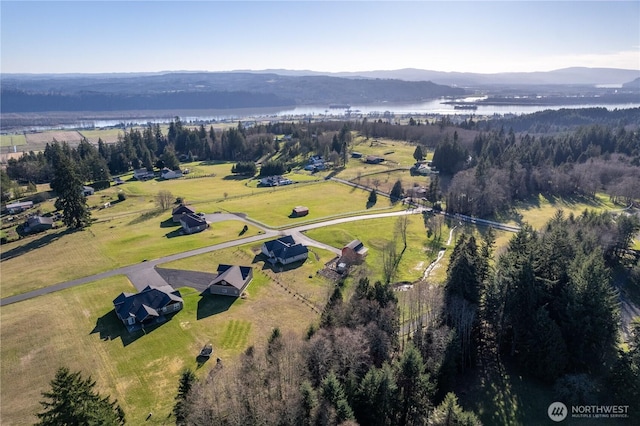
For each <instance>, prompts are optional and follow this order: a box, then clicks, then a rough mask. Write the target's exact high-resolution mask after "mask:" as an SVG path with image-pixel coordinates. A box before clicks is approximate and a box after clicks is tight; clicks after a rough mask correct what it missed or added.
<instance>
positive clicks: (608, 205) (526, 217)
mask: <svg viewBox="0 0 640 426" xmlns="http://www.w3.org/2000/svg"><path fill="white" fill-rule="evenodd" d="M620 208H622V206H616V205H615V204H613V203H612V202H611V201H610V200H609V196H608V195H606V194H597V195H596V198H595V199H589V198H584V197H580V198H560V197H547V196H545V195H543V194H540V195H538V196H537V197H535V198H532V199H531V200H529V201H526V202H522V203H519V204H516V206H515V208H514V211H513V212H512V213H511V214H510V215H507V216H506V217H503V218H500V220H501V221H504V222H505V223H507V224H510V225H522V224H523V223H528V224H529V225H531V226H532V227H533V228H534V229H540V228H542V227H543V226H544V225H545V224H546V223H547V222H548V221H549V219H551V218H552V217H553V216H554V215H555V214H556V212H557V211H558V210H562V211H563V212H564V215H565V217H567V216H568V215H569V214H571V213H573V214H574V215H575V216H577V215H580V214H581V213H582V212H584V211H585V210H594V211H596V212H604V211H608V210H616V209H620Z"/></svg>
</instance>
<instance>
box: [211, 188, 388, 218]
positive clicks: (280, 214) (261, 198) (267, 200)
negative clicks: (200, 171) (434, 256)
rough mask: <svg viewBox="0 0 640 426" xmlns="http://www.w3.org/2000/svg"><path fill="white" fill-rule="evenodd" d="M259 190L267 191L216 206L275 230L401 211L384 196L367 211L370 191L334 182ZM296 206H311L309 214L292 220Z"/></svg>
mask: <svg viewBox="0 0 640 426" xmlns="http://www.w3.org/2000/svg"><path fill="white" fill-rule="evenodd" d="M258 189H260V190H264V192H262V193H260V192H259V191H256V192H255V194H254V195H253V196H251V197H240V198H235V199H229V200H226V201H221V202H219V203H217V204H216V206H217V208H218V209H222V210H225V211H228V212H243V213H246V214H247V215H248V216H249V217H250V218H251V219H255V220H257V221H259V222H261V223H264V224H267V225H269V226H272V227H287V226H288V227H291V226H296V225H299V224H302V223H305V222H309V221H317V220H320V219H323V218H331V217H338V216H344V215H353V214H367V213H374V212H375V213H380V212H383V211H393V210H396V209H398V208H399V207H398V206H397V205H396V206H394V205H391V204H390V203H389V200H388V199H385V198H382V197H381V198H380V199H379V200H378V203H377V204H376V206H375V207H374V208H371V209H368V210H367V198H368V197H369V192H368V191H364V190H361V189H357V188H353V187H349V186H347V185H342V184H339V183H336V182H331V181H325V182H320V183H312V184H307V185H304V184H301V185H289V186H285V187H280V188H278V189H277V190H275V191H273V190H271V189H269V188H258ZM296 206H306V207H308V208H309V214H308V215H307V216H304V217H300V218H292V217H289V216H290V215H291V211H292V209H293V208H294V207H296Z"/></svg>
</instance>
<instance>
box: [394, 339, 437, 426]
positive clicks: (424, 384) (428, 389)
mask: <svg viewBox="0 0 640 426" xmlns="http://www.w3.org/2000/svg"><path fill="white" fill-rule="evenodd" d="M396 382H397V383H398V390H399V398H400V401H399V404H398V408H399V418H398V420H399V422H398V424H399V425H401V426H405V425H416V424H424V423H425V422H426V419H427V413H428V412H429V408H430V404H431V403H430V399H431V397H432V396H433V395H432V393H433V385H432V384H431V383H430V382H429V375H428V374H426V373H425V366H424V362H423V360H422V356H421V355H420V352H419V351H418V350H417V349H416V348H415V347H414V346H413V345H412V344H410V345H409V346H407V348H406V349H405V350H404V352H403V353H402V356H401V357H400V360H399V361H398V363H397V365H396Z"/></svg>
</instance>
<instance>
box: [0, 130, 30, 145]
mask: <svg viewBox="0 0 640 426" xmlns="http://www.w3.org/2000/svg"><path fill="white" fill-rule="evenodd" d="M26 144H27V138H26V137H25V135H24V134H23V133H20V134H16V135H0V146H14V145H16V146H21V145H26Z"/></svg>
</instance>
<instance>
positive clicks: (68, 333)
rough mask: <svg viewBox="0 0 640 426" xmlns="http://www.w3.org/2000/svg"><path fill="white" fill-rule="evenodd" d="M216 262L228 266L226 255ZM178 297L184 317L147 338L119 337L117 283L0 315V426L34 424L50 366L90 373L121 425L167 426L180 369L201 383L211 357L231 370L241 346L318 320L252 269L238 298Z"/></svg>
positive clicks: (124, 286) (121, 283)
mask: <svg viewBox="0 0 640 426" xmlns="http://www.w3.org/2000/svg"><path fill="white" fill-rule="evenodd" d="M220 259H224V260H225V261H233V259H234V257H233V253H230V254H229V255H227V256H225V255H224V254H222V255H221V257H220ZM216 264H217V263H216ZM3 281H4V278H3ZM180 290H181V293H182V296H183V298H184V302H185V308H184V309H183V310H182V311H180V312H178V313H177V314H176V315H175V316H174V317H173V318H172V319H171V320H170V321H169V322H167V323H165V324H162V325H161V326H159V327H157V328H156V329H154V330H152V331H150V332H148V333H147V334H144V333H142V332H139V333H137V334H134V335H129V334H128V333H127V332H126V330H125V328H124V326H123V325H122V323H121V322H120V321H119V320H118V319H117V317H116V316H115V313H114V311H113V304H112V301H113V299H114V298H115V297H116V296H117V295H118V294H120V292H123V291H128V292H131V291H134V289H133V286H132V285H131V284H130V283H129V281H128V280H127V279H126V278H125V277H123V276H118V277H112V278H110V279H107V280H103V281H99V282H94V283H91V284H87V285H83V286H80V287H76V288H72V289H69V290H64V291H60V292H57V293H53V294H49V295H46V296H41V297H38V298H35V299H31V300H28V301H24V302H19V303H16V304H13V305H8V306H5V307H3V308H2V311H1V313H0V320H1V322H2V346H1V348H0V354H1V355H2V364H1V365H0V380H1V385H2V386H1V389H2V407H1V410H2V411H1V417H2V424H3V425H23V424H32V423H33V422H35V420H36V419H35V417H34V414H35V413H36V412H37V411H38V410H40V408H41V407H40V406H39V404H38V401H39V400H40V399H41V395H40V393H41V392H42V391H46V390H48V389H49V381H50V380H51V379H52V378H53V376H54V374H55V371H56V370H57V368H58V367H60V366H67V367H69V368H70V369H71V370H72V371H75V370H80V371H82V372H83V373H84V374H85V375H89V374H91V375H92V377H93V378H94V379H95V380H96V381H97V383H98V389H99V390H100V391H102V392H104V393H108V394H110V395H111V396H112V398H117V399H118V401H119V403H120V405H121V406H122V408H123V409H124V411H125V413H126V416H127V422H128V423H129V424H134V425H135V424H143V423H144V424H166V425H169V424H175V419H174V418H172V417H170V416H169V415H170V412H171V409H172V407H173V403H174V397H175V395H176V392H177V386H178V379H179V376H180V373H181V372H182V371H183V370H184V369H185V368H191V369H193V370H195V371H196V374H197V375H200V376H202V375H204V374H207V372H208V371H209V368H210V367H211V366H212V364H215V362H216V358H220V359H221V360H222V362H223V365H225V364H230V363H234V362H237V360H238V354H240V353H241V352H242V351H243V350H244V349H246V348H247V347H248V346H249V345H258V346H262V345H264V344H265V343H266V339H267V336H268V335H269V334H270V333H271V331H272V329H273V328H275V327H279V328H280V329H281V330H282V331H283V332H287V331H293V332H295V333H297V334H298V335H300V336H302V334H303V332H304V331H305V330H306V329H307V327H308V326H309V324H310V323H311V322H313V321H316V320H317V318H318V316H317V314H315V313H314V312H313V311H312V310H311V309H309V307H307V306H306V305H305V304H303V303H301V302H300V301H299V300H298V299H296V298H294V297H292V296H291V295H290V294H289V293H287V292H286V291H285V290H283V289H282V287H280V286H278V285H276V284H274V283H273V282H271V281H270V280H269V279H268V278H267V276H266V275H264V274H263V273H262V272H260V269H259V268H257V269H254V280H253V282H252V283H251V284H250V285H249V287H248V289H247V293H248V297H247V298H246V299H237V300H236V299H233V298H226V297H224V296H209V297H208V298H205V299H202V298H201V297H200V295H199V293H198V292H197V291H195V290H192V289H189V288H182V289H180ZM327 292H328V290H327ZM207 343H212V344H213V348H214V354H213V356H212V358H211V360H210V361H209V362H208V363H207V364H205V365H204V366H203V367H202V368H200V369H198V364H197V362H196V356H197V355H198V353H199V352H200V349H201V348H202V347H203V346H204V345H205V344H207ZM149 412H152V413H153V416H152V417H151V418H150V419H149V421H148V422H146V423H145V418H146V417H147V415H148V413H149Z"/></svg>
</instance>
